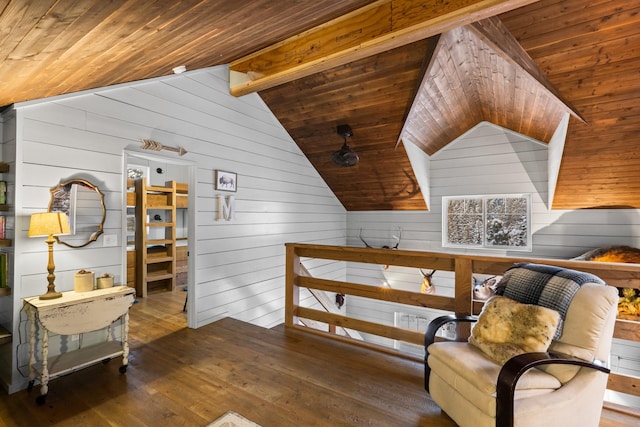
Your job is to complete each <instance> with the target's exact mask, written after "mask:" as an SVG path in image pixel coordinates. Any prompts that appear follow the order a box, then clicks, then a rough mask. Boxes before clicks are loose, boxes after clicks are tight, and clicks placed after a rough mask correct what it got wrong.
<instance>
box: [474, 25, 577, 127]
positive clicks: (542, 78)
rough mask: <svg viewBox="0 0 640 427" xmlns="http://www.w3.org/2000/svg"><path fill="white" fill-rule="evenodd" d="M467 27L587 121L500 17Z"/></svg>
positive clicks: (575, 114)
mask: <svg viewBox="0 0 640 427" xmlns="http://www.w3.org/2000/svg"><path fill="white" fill-rule="evenodd" d="M468 28H469V29H470V30H471V31H473V32H475V33H476V35H477V36H478V37H480V39H481V40H482V41H483V42H485V43H486V44H488V45H489V46H491V48H492V49H493V50H494V51H495V52H496V53H497V54H498V55H500V56H502V58H503V59H505V60H506V61H509V62H510V63H512V64H514V65H516V66H518V67H520V68H521V69H522V70H523V71H525V72H526V73H527V74H529V75H530V76H531V77H533V79H534V80H535V81H537V82H538V83H539V84H540V86H541V87H542V88H543V89H544V90H546V91H547V92H548V93H549V94H550V95H551V96H552V97H554V98H555V99H557V100H558V101H559V102H561V103H562V104H563V105H564V106H565V107H567V109H568V111H567V112H569V113H570V114H572V115H573V116H575V117H576V118H578V119H579V120H581V121H582V122H583V123H587V121H586V120H585V118H584V117H583V116H582V114H580V112H579V111H578V109H577V108H575V107H574V106H573V105H572V104H571V102H569V101H568V100H566V99H565V98H564V97H563V96H562V94H561V93H560V92H558V90H557V89H556V87H555V86H554V85H553V83H551V82H550V81H549V79H547V76H546V75H545V74H544V73H543V72H542V70H541V69H540V68H539V67H538V65H537V64H536V63H535V62H534V61H533V59H531V57H530V56H529V55H528V54H527V52H526V51H525V50H524V48H523V47H522V46H521V45H520V43H518V41H517V40H516V38H515V37H514V36H513V35H512V34H511V33H510V32H509V30H508V29H507V28H506V27H505V26H504V24H503V23H502V21H500V18H498V17H496V16H494V17H490V18H487V19H483V20H481V21H478V22H474V23H472V24H471V25H469V26H468Z"/></svg>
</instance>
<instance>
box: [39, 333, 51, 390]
mask: <svg viewBox="0 0 640 427" xmlns="http://www.w3.org/2000/svg"><path fill="white" fill-rule="evenodd" d="M40 326H41V328H42V373H41V374H40V383H41V384H40V395H41V396H45V395H46V394H47V393H48V392H49V368H48V367H47V358H48V357H49V333H48V332H47V330H46V329H45V328H44V327H43V326H42V325H40Z"/></svg>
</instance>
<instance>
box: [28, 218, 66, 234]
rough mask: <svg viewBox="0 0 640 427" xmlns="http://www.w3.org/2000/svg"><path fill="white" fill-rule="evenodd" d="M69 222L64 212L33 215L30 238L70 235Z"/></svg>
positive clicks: (30, 223) (30, 224)
mask: <svg viewBox="0 0 640 427" xmlns="http://www.w3.org/2000/svg"><path fill="white" fill-rule="evenodd" d="M70 232H71V230H70V228H69V220H68V219H67V215H66V214H65V213H64V212H42V213H35V214H33V215H31V221H30V222H29V237H38V236H58V235H61V234H69V233H70Z"/></svg>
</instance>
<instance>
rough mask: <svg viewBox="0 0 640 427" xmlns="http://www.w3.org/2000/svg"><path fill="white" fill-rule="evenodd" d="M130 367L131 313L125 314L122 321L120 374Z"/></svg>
mask: <svg viewBox="0 0 640 427" xmlns="http://www.w3.org/2000/svg"><path fill="white" fill-rule="evenodd" d="M128 365H129V312H128V311H127V312H126V313H125V314H124V317H123V319H122V366H120V373H121V374H124V373H125V372H127V366H128Z"/></svg>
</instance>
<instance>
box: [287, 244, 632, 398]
mask: <svg viewBox="0 0 640 427" xmlns="http://www.w3.org/2000/svg"><path fill="white" fill-rule="evenodd" d="M285 246H286V279H285V285H286V291H285V325H286V326H288V327H295V328H296V329H304V327H300V326H299V322H298V316H300V317H304V316H310V317H309V319H310V320H316V321H321V322H325V323H330V324H331V323H332V322H333V323H334V324H336V326H343V327H345V326H346V327H349V328H352V329H355V330H360V331H362V332H368V333H373V334H379V336H384V337H386V338H390V339H394V340H400V341H405V342H410V343H412V342H414V341H415V340H416V338H415V331H408V330H406V329H402V328H396V327H394V326H389V325H378V324H373V323H372V322H366V321H362V320H358V319H354V318H349V317H348V316H341V315H336V314H331V315H327V314H322V313H321V312H319V311H317V310H312V309H305V308H302V307H299V303H300V295H299V288H300V287H308V288H311V289H320V290H324V291H329V292H336V293H342V294H346V295H355V296H360V297H365V298H372V299H376V300H380V301H386V302H391V303H399V304H406V305H410V306H417V307H429V308H433V309H439V310H445V311H453V312H455V313H456V314H458V315H469V314H473V313H478V312H479V309H480V308H481V303H479V302H477V301H476V302H475V303H474V302H473V301H472V298H471V294H472V285H471V284H472V275H473V274H489V275H501V274H502V273H503V272H504V271H505V270H506V269H507V268H509V267H510V266H512V265H513V264H514V263H517V262H533V263H539V264H549V265H556V266H559V267H565V268H571V269H575V270H580V271H584V272H588V273H592V274H595V275H596V276H598V277H600V278H602V279H603V280H604V281H605V282H607V283H608V284H609V285H611V286H616V287H620V288H622V287H631V288H636V289H638V288H640V264H627V263H611V262H591V261H577V260H562V259H550V258H527V257H517V258H516V257H506V256H505V257H502V256H486V255H466V254H464V255H463V254H453V253H439V252H422V251H407V250H401V249H396V250H389V249H375V248H362V247H348V246H329V245H314V244H302V243H287V244H286V245H285ZM301 258H320V259H328V260H334V261H344V262H357V263H368V264H378V265H393V266H401V267H414V268H423V269H434V270H438V271H453V272H454V275H455V276H454V277H455V279H454V280H455V296H454V297H453V298H450V297H444V296H439V295H424V294H420V293H419V292H415V293H414V292H408V291H401V290H397V289H389V288H387V287H381V286H367V285H361V284H356V283H350V282H341V281H335V280H327V279H320V278H313V277H303V276H302V275H301V274H300V260H301ZM301 314H304V316H301ZM359 328H362V329H359ZM306 329H309V328H306ZM318 332H320V333H323V332H321V331H318ZM325 334H326V335H330V334H328V333H325ZM423 334H424V333H423ZM614 337H616V338H621V339H627V340H632V341H636V342H638V341H640V322H639V321H635V320H633V321H629V320H621V319H618V321H617V322H616V327H615V332H614ZM336 339H340V340H347V341H350V342H354V343H356V341H354V340H352V339H349V338H345V337H338V336H336ZM361 345H362V344H361ZM365 345H367V346H370V347H372V346H375V345H372V344H370V343H367V344H365ZM382 350H383V351H390V350H389V349H382ZM638 385H639V383H638V381H637V379H634V378H633V377H629V376H626V375H622V374H614V373H611V374H610V376H609V388H610V389H612V390H617V391H621V392H623V393H629V394H633V395H636V396H638V395H640V390H639V389H640V387H638Z"/></svg>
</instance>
